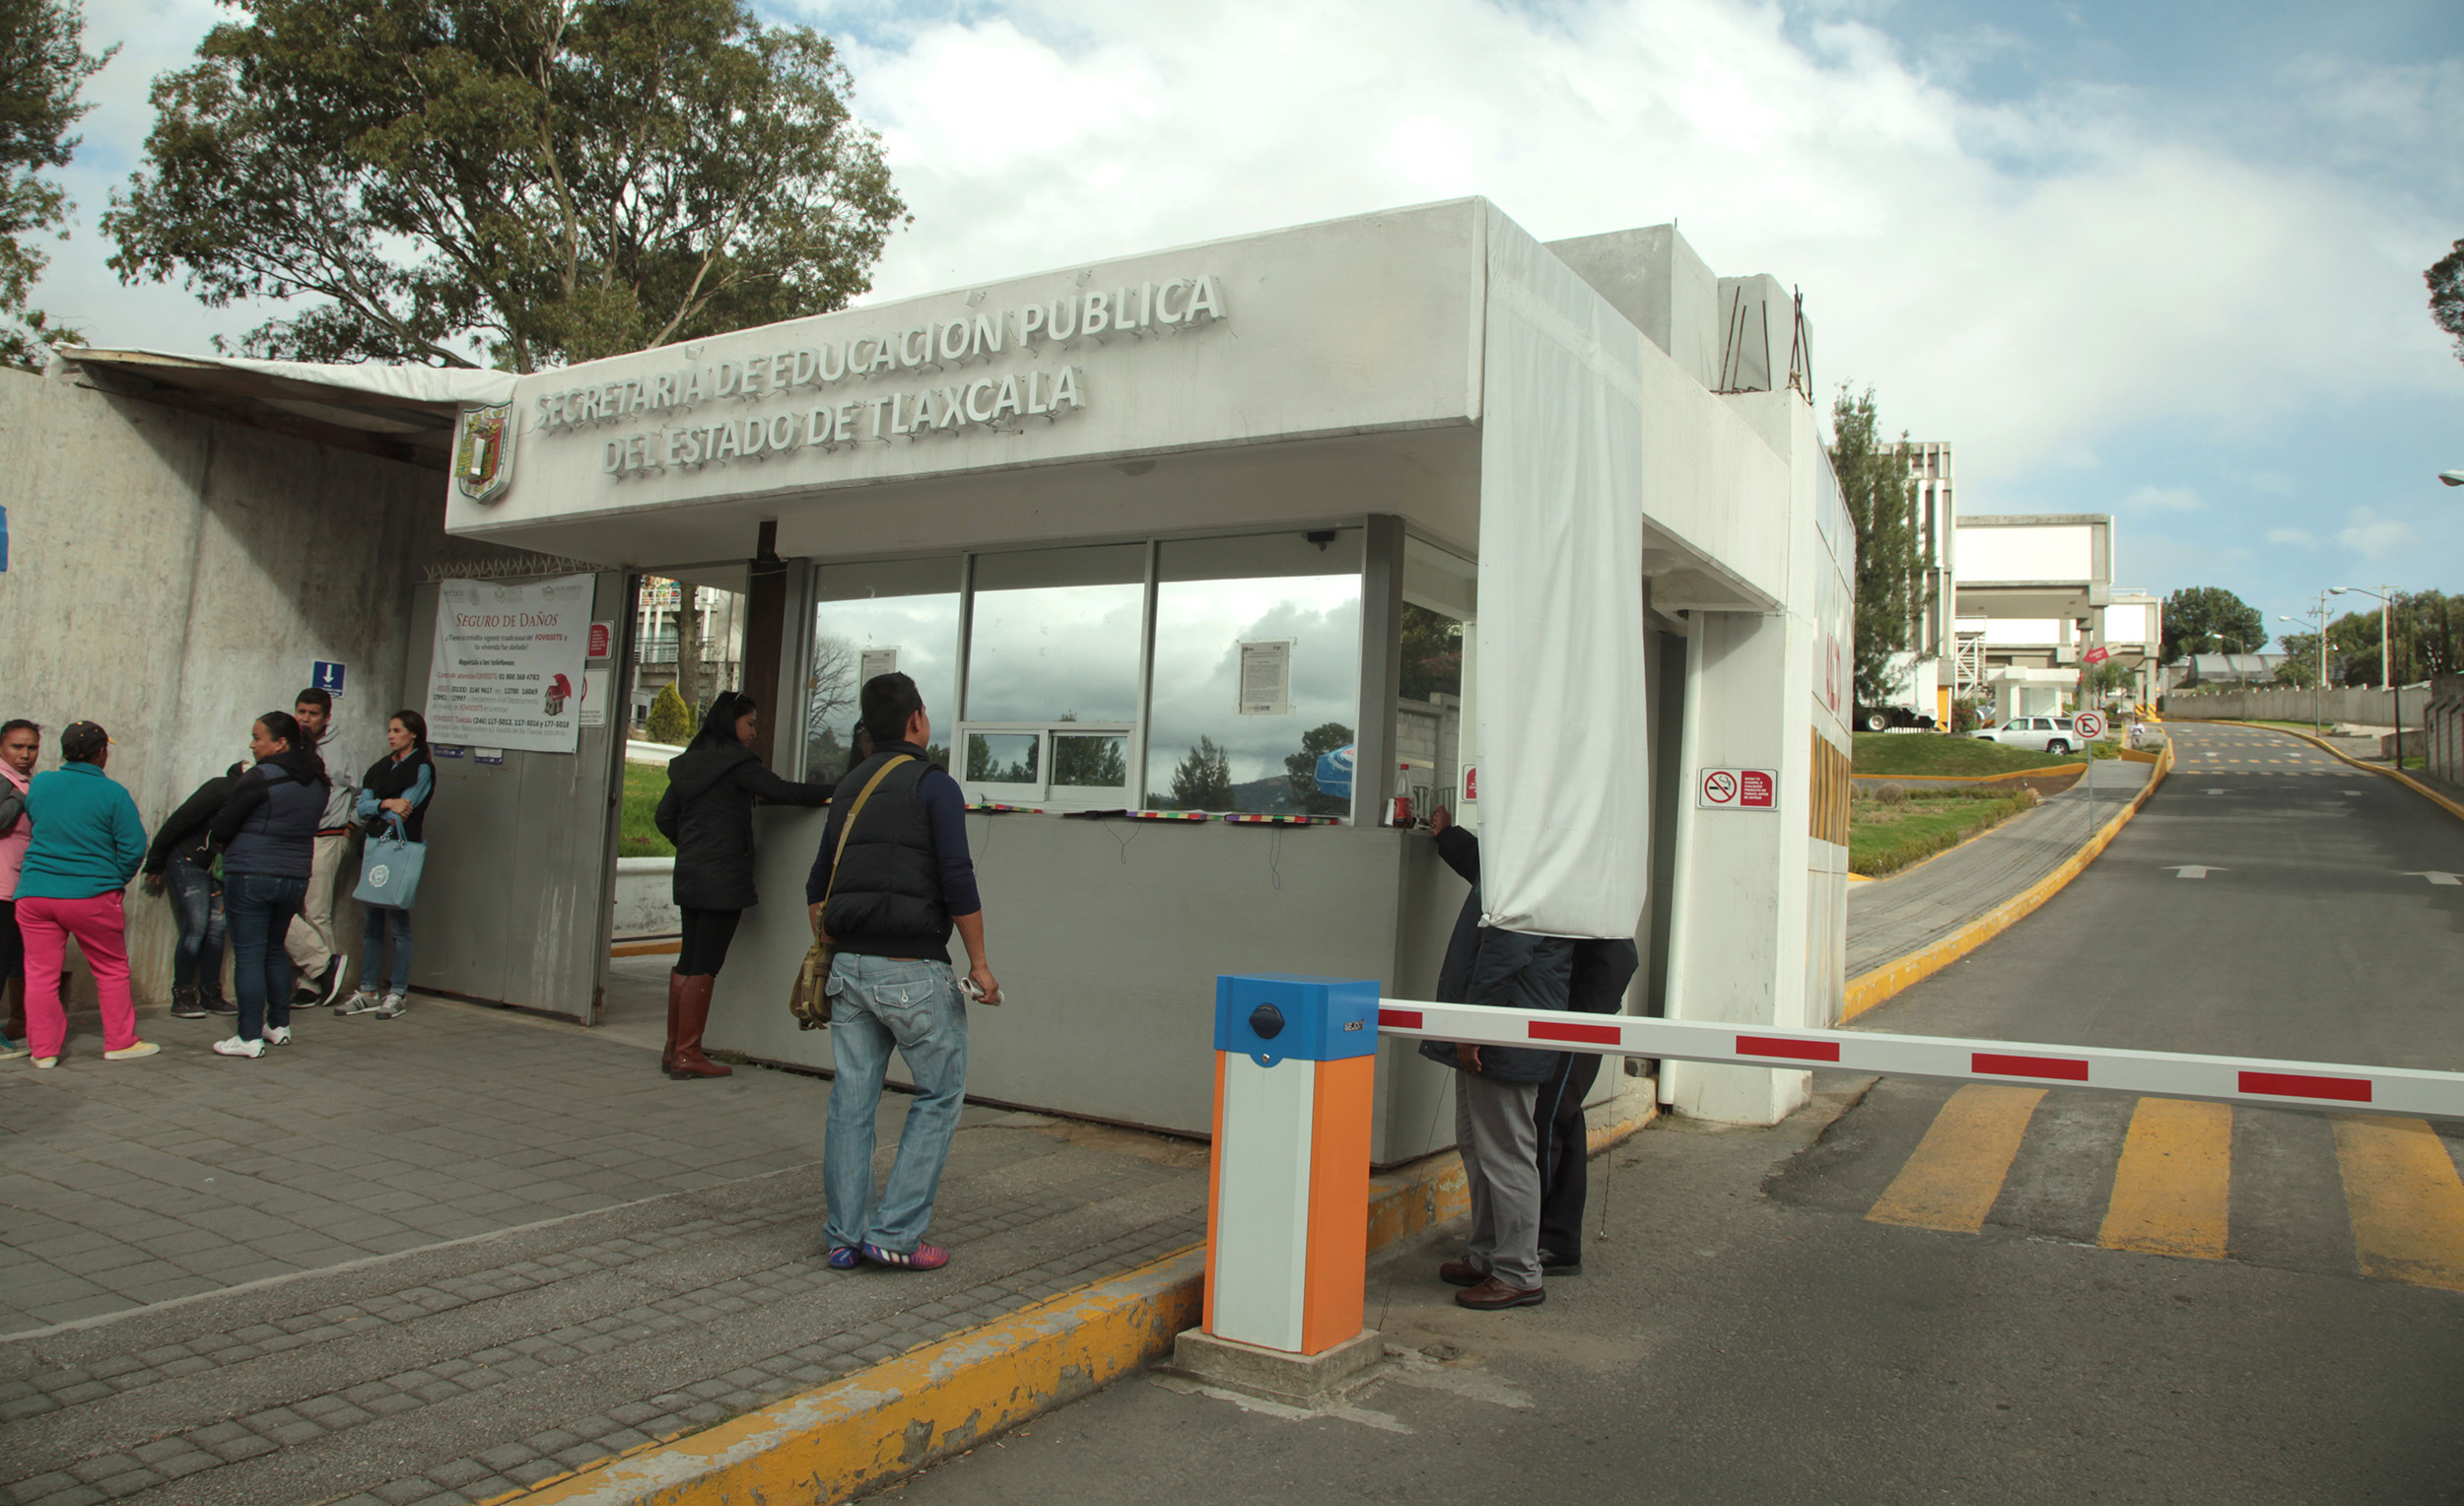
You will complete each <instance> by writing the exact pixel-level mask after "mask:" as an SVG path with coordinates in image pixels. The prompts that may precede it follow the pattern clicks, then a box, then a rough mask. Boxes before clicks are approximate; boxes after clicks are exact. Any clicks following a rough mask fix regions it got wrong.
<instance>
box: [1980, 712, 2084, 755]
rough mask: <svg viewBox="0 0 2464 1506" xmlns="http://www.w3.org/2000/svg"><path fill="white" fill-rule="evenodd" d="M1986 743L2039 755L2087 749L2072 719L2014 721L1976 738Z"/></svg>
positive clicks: (1986, 730)
mask: <svg viewBox="0 0 2464 1506" xmlns="http://www.w3.org/2000/svg"><path fill="white" fill-rule="evenodd" d="M1973 735H1974V736H1975V737H1976V738H1977V739H1978V740H1980V741H1983V742H1998V743H2001V744H2002V745H2003V746H2004V747H2006V748H2033V749H2035V750H2036V751H2037V752H2039V753H2068V752H2070V751H2071V750H2072V749H2074V748H2082V747H2086V746H2087V740H2086V739H2085V738H2083V737H2081V736H2080V735H2079V728H2078V725H2077V724H2076V723H2075V722H2073V721H2072V720H2071V719H2070V718H2068V717H2014V718H2012V719H2010V720H2008V721H2006V722H2004V723H2003V724H2002V725H2000V726H1989V727H1986V728H1985V729H1983V730H1982V731H1979V732H1977V733H1975V734H1973Z"/></svg>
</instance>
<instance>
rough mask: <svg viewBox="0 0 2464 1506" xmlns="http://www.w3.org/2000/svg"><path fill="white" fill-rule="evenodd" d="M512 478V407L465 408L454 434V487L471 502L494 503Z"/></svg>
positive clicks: (511, 405)
mask: <svg viewBox="0 0 2464 1506" xmlns="http://www.w3.org/2000/svg"><path fill="white" fill-rule="evenodd" d="M512 481H513V404H512V403H503V404H500V405H498V406H496V407H493V408H464V409H463V410H462V418H461V422H460V423H459V424H458V425H457V426H456V427H455V429H454V434H453V485H454V487H455V489H456V490H458V491H459V492H460V493H461V494H462V495H463V496H465V497H467V498H469V499H470V500H471V501H473V502H494V501H496V500H497V499H498V498H499V497H502V496H504V495H505V488H506V487H507V486H508V485H509V484H511V483H512Z"/></svg>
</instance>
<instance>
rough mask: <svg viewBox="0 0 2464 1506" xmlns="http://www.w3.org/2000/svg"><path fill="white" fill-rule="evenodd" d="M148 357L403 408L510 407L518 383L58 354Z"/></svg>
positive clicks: (187, 358) (169, 357)
mask: <svg viewBox="0 0 2464 1506" xmlns="http://www.w3.org/2000/svg"><path fill="white" fill-rule="evenodd" d="M118 355H128V356H153V357H157V358H159V359H162V360H166V361H176V362H180V363H182V364H184V365H191V366H204V367H214V366H219V367H224V368H227V369H229V370H231V371H235V372H255V373H257V374H258V375H260V376H265V377H283V378H284V379H286V380H289V381H300V382H307V383H309V384H311V385H314V386H321V387H332V388H334V389H336V390H337V391H341V392H346V393H353V394H357V395H361V396H366V397H373V398H384V399H388V400H391V401H394V402H404V403H442V404H459V405H462V406H468V407H477V406H489V407H493V406H495V405H496V404H498V403H510V402H512V401H513V383H514V382H516V381H518V380H520V379H521V378H519V377H516V376H514V375H513V373H512V372H481V371H473V370H470V369H469V368H466V367H438V366H380V365H376V364H373V363H372V364H370V365H366V366H321V365H317V364H315V363H313V362H308V361H253V360H248V359H246V358H244V357H240V356H191V355H184V354H182V353H180V352H177V351H160V350H145V349H141V348H136V347H119V348H115V349H112V350H93V351H89V350H81V349H71V350H64V351H62V352H60V357H61V359H63V360H67V361H75V360H77V359H79V358H80V357H83V356H92V357H94V358H96V359H97V360H103V361H107V360H109V359H110V358H111V357H113V356H118Z"/></svg>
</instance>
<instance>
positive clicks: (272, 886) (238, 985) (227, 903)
mask: <svg viewBox="0 0 2464 1506" xmlns="http://www.w3.org/2000/svg"><path fill="white" fill-rule="evenodd" d="M306 898H308V880H307V879H305V878H276V877H275V876H274V875H272V874H270V873H229V874H226V875H224V878H223V912H224V914H225V915H226V916H227V917H229V919H230V923H231V950H232V957H233V962H232V978H231V983H232V992H233V993H237V994H239V995H240V997H239V1000H238V1002H239V1005H240V1039H241V1040H243V1041H261V1040H263V1039H264V1038H265V1027H266V1026H268V1025H288V1024H290V1023H291V956H290V954H289V953H288V952H285V951H284V950H283V934H284V933H285V932H286V931H288V930H290V929H291V918H292V917H293V916H295V915H298V914H299V913H300V902H301V901H302V900H304V899H306Z"/></svg>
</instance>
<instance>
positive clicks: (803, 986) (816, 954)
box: [787, 753, 916, 1030]
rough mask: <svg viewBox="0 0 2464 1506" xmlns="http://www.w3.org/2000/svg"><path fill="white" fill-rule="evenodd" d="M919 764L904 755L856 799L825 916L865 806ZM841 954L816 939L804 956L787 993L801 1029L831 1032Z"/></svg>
mask: <svg viewBox="0 0 2464 1506" xmlns="http://www.w3.org/2000/svg"><path fill="white" fill-rule="evenodd" d="M915 761H916V756H915V755H914V754H912V753H901V754H900V755H899V756H898V757H896V758H893V759H891V760H890V761H889V762H888V763H886V764H883V765H882V766H881V767H880V768H878V769H875V770H874V771H873V774H872V778H871V779H869V780H866V781H865V782H864V787H863V789H862V791H861V792H859V793H858V794H857V795H856V803H855V804H853V805H851V806H849V807H848V808H847V820H846V821H845V823H843V824H842V825H841V826H840V827H839V845H838V848H837V850H836V851H834V852H832V853H831V855H830V881H829V882H828V883H826V884H824V885H822V888H821V909H822V913H823V914H824V915H828V914H829V912H830V896H831V894H832V893H833V892H834V891H835V890H837V888H838V887H839V859H840V858H841V857H843V856H846V855H847V839H848V836H849V834H850V833H852V832H854V831H855V830H856V817H858V816H860V815H862V814H863V813H864V802H865V801H866V800H869V799H871V798H872V792H873V791H874V790H875V789H877V788H879V787H881V782H882V781H883V780H885V779H888V778H889V777H890V771H891V770H893V769H895V768H897V767H898V766H899V765H901V764H912V763H914V762H915ZM838 952H839V949H838V947H837V946H836V945H835V944H834V943H832V942H828V941H824V940H823V939H821V937H820V936H818V935H816V936H814V937H813V944H812V946H811V948H810V949H809V950H807V951H806V952H805V953H804V965H803V966H802V967H800V968H797V969H796V970H795V987H794V988H792V989H790V990H788V991H787V1012H788V1013H789V1014H792V1015H794V1016H795V1023H796V1027H797V1028H798V1029H801V1030H822V1029H826V1028H828V1026H829V1024H830V964H831V963H833V962H835V961H836V960H838Z"/></svg>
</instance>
